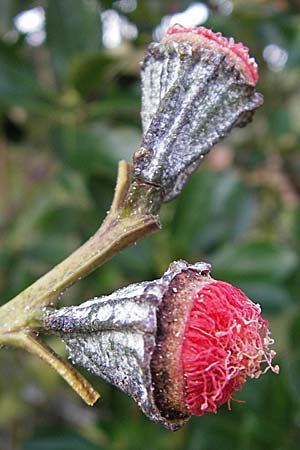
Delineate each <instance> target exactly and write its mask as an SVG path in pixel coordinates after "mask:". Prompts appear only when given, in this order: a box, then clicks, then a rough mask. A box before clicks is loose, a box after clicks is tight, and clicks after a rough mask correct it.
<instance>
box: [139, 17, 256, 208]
mask: <svg viewBox="0 0 300 450" xmlns="http://www.w3.org/2000/svg"><path fill="white" fill-rule="evenodd" d="M141 78H142V111H141V117H142V123H143V132H144V136H143V141H142V146H141V149H140V150H138V151H137V152H136V154H135V161H134V171H135V176H136V178H137V179H140V180H141V181H144V182H147V183H150V184H154V185H157V186H159V187H160V188H161V190H162V193H163V201H169V200H171V199H172V198H174V197H175V196H176V195H178V194H179V193H180V192H181V191H182V189H183V187H184V185H185V183H186V182H187V180H188V178H189V177H190V175H191V174H192V173H193V172H194V171H195V170H196V169H197V168H198V166H199V164H200V162H201V159H203V157H204V155H205V154H206V153H208V152H209V151H210V149H211V148H212V147H213V145H215V144H216V143H217V142H219V141H220V140H221V139H223V138H224V137H225V136H226V135H227V134H228V133H229V131H230V130H231V129H232V128H233V127H234V126H244V125H246V124H247V123H248V122H249V121H250V120H251V118H252V115H253V113H254V111H255V109H256V108H258V107H259V106H260V105H261V104H262V102H263V97H262V95H261V94H258V93H256V92H255V84H256V81H257V79H258V74H257V65H256V63H255V60H254V59H253V58H250V57H249V54H248V49H247V48H246V47H244V46H243V44H241V43H238V44H236V43H235V42H234V40H233V39H232V38H230V39H226V38H224V37H222V35H221V33H213V32H212V31H211V30H207V29H206V28H204V27H199V28H184V27H182V26H180V25H175V26H173V27H171V28H170V29H169V30H168V32H167V35H166V36H165V37H164V38H163V39H162V41H161V42H160V43H152V44H150V45H149V47H148V49H147V51H146V54H145V58H144V61H143V62H142V66H141Z"/></svg>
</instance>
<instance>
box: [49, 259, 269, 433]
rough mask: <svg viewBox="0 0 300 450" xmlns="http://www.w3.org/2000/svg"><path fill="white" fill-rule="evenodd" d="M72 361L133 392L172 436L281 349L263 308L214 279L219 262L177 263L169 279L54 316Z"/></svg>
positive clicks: (55, 327) (51, 324)
mask: <svg viewBox="0 0 300 450" xmlns="http://www.w3.org/2000/svg"><path fill="white" fill-rule="evenodd" d="M45 328H46V329H48V330H49V331H52V332H56V333H59V334H60V336H61V337H62V338H63V340H64V341H65V342H66V344H67V352H68V354H69V356H70V358H71V359H72V361H73V363H75V364H78V365H80V366H82V367H84V368H86V369H87V370H90V371H91V372H93V373H94V374H96V375H100V376H101V377H102V378H104V379H105V380H106V381H108V382H110V383H112V384H114V385H115V386H117V387H119V388H120V389H121V390H122V391H123V392H125V393H127V394H128V395H129V396H131V397H132V398H133V399H134V400H135V401H136V402H137V403H138V405H139V407H140V408H141V410H142V411H143V412H144V414H145V415H146V416H147V417H149V418H150V419H151V420H153V421H155V422H159V423H162V424H163V425H164V426H165V427H166V428H168V429H170V430H176V429H178V428H180V427H181V426H183V425H184V424H185V422H186V421H187V420H188V419H189V417H190V416H191V414H195V415H203V414H205V413H206V412H216V410H217V408H218V407H219V406H220V405H221V404H223V403H224V402H227V403H228V406H230V400H231V398H232V394H233V393H234V392H235V391H239V390H240V389H241V388H242V386H243V384H244V382H245V381H246V377H247V376H249V377H251V378H257V377H258V376H259V375H260V374H261V373H264V372H265V371H267V370H268V369H269V368H271V369H272V370H273V371H275V372H278V368H277V366H276V367H275V368H273V367H272V365H271V362H272V358H273V356H274V355H275V352H274V351H272V350H270V349H269V345H270V344H272V343H273V341H272V340H271V338H270V336H269V335H270V332H269V330H268V324H267V322H266V321H265V320H264V319H262V318H261V316H260V307H259V305H256V304H254V303H253V302H251V300H249V299H248V298H247V297H246V296H245V294H244V293H243V292H241V291H240V290H239V289H237V288H235V287H233V286H231V285H230V284H228V283H224V282H222V281H215V280H213V279H212V278H211V276H210V265H209V264H206V263H196V264H188V263H187V262H185V261H177V262H174V263H172V264H171V265H170V267H169V269H168V270H167V272H166V273H165V274H164V275H163V276H162V278H160V279H158V280H154V281H148V282H142V283H137V284H133V285H130V286H127V287H125V288H123V289H120V290H118V291H116V292H114V293H113V294H111V295H108V296H104V297H100V298H94V299H92V300H89V301H87V302H85V303H83V304H82V305H80V306H74V307H65V308H61V309H59V310H51V311H49V312H48V314H47V315H46V318H45Z"/></svg>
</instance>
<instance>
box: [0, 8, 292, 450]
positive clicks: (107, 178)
mask: <svg viewBox="0 0 300 450" xmlns="http://www.w3.org/2000/svg"><path fill="white" fill-rule="evenodd" d="M135 3H137V5H135ZM191 3H192V2H190V1H187V0H177V1H175V0H166V1H156V0H155V1H150V0H143V1H142V0H139V1H137V2H134V1H133V0H131V1H129V0H128V1H125V0H122V1H108V0H107V1H99V2H97V1H96V0H72V1H71V0H48V1H46V0H40V1H29V0H23V1H21V0H1V2H0V34H1V37H0V127H1V128H0V133H1V134H0V241H1V245H0V292H1V302H5V301H7V300H8V299H9V298H11V297H12V296H14V295H15V294H17V293H18V292H19V291H21V290H22V289H24V288H25V287H26V286H28V285H29V284H30V283H32V282H33V281H34V280H35V279H37V278H38V277H39V276H40V275H42V274H43V273H45V272H46V271H47V270H49V269H50V268H51V267H52V266H53V265H54V264H56V263H57V262H59V261H60V260H62V259H63V258H64V257H65V256H67V255H68V254H69V253H70V252H71V251H72V250H73V249H75V248H76V247H77V246H78V245H80V243H82V242H83V241H84V240H85V239H86V238H87V237H88V236H89V235H91V234H92V233H93V232H94V231H95V230H96V229H97V227H98V226H99V224H100V222H101V220H102V219H103V218H104V217H105V214H106V211H107V209H108V208H109V205H110V201H111V199H112V195H113V188H114V181H115V176H116V170H117V162H118V160H119V159H121V158H123V159H127V160H130V158H131V155H132V153H133V151H134V150H135V149H136V148H138V146H139V143H140V139H141V129H140V119H139V107H140V84H139V64H138V62H139V60H141V58H142V54H143V50H144V48H145V46H146V45H147V43H148V42H149V41H151V40H152V39H153V38H152V32H153V30H154V29H155V27H156V26H157V25H158V24H159V23H160V22H161V19H162V18H163V17H164V16H166V15H168V14H174V13H176V12H180V11H183V10H185V9H186V8H187V7H188V6H189V5H190V4H191ZM203 3H204V4H206V5H207V7H208V8H209V17H208V20H207V21H206V22H205V26H208V27H212V28H213V29H214V30H218V31H222V32H223V33H224V34H225V35H229V36H234V37H235V38H236V39H237V40H238V41H242V42H244V43H245V44H247V45H248V46H249V47H250V48H251V52H252V53H253V55H254V56H255V57H256V59H257V61H258V63H259V67H260V80H259V84H258V90H260V91H261V92H262V93H263V94H264V96H265V104H264V106H263V107H262V108H261V109H260V110H259V111H258V112H257V113H256V115H255V118H254V121H253V124H251V125H249V126H248V127H247V128H245V129H241V130H235V131H234V132H233V133H232V134H231V136H230V137H229V138H227V139H226V141H224V143H222V144H221V145H219V146H217V147H216V148H215V149H214V150H213V151H212V152H211V154H210V155H209V156H208V158H207V159H206V161H205V162H204V163H203V165H202V166H201V167H200V169H199V171H198V173H197V174H196V175H195V176H194V177H193V178H192V180H191V181H190V182H189V184H188V186H187V187H186V189H185V191H184V193H183V194H182V195H181V196H180V197H179V198H178V199H176V200H175V201H173V202H171V203H170V204H167V205H165V206H164V208H163V210H162V225H163V230H162V231H161V232H160V233H158V234H156V235H154V236H153V237H151V238H148V239H146V240H145V241H143V242H140V243H139V244H137V245H136V246H134V247H133V248H131V249H128V250H126V251H125V252H123V253H122V254H120V255H118V256H117V257H115V258H114V259H113V260H112V261H111V262H109V263H107V264H106V265H105V266H104V267H102V268H101V269H99V270H97V271H96V272H95V273H93V274H92V275H90V276H89V277H88V278H87V279H85V280H82V281H81V282H79V283H77V284H76V285H75V286H73V287H72V288H71V289H69V290H68V291H67V292H66V293H65V294H64V296H63V297H62V299H61V300H62V303H64V304H76V303H79V302H81V301H83V300H86V299H88V298H89V297H93V296H95V295H100V294H103V293H107V292H110V291H112V290H114V289H116V288H118V287H120V286H123V285H126V284H128V283H130V282H133V281H140V280H143V279H145V280H149V279H153V278H155V277H160V276H161V274H162V272H163V271H164V270H165V269H166V267H167V265H168V264H169V263H170V262H171V261H172V260H174V259H176V258H184V259H187V260H188V261H191V262H192V261H196V260H204V261H208V262H211V263H212V264H213V276H214V277H215V278H219V279H223V280H226V281H228V282H231V283H234V284H235V285H237V286H239V287H241V288H242V289H244V290H245V291H246V292H247V294H248V295H249V297H251V298H252V299H253V300H254V301H255V302H259V303H260V304H261V306H262V309H263V314H264V316H265V317H267V318H268V319H269V320H270V326H271V329H272V332H273V337H274V338H275V340H276V350H277V351H278V357H277V358H276V363H279V364H280V365H281V373H280V375H279V376H275V375H273V374H271V373H270V374H267V375H266V376H264V377H262V378H261V379H259V380H256V381H254V382H252V381H249V382H248V383H247V384H246V386H245V388H244V389H243V392H242V393H241V394H239V395H238V396H237V397H238V398H239V399H242V400H245V402H246V404H240V403H233V404H232V411H231V412H228V411H227V409H226V406H224V407H223V408H221V410H220V411H219V412H218V414H217V415H212V414H210V415H207V416H204V417H202V418H193V419H192V420H191V422H190V423H189V424H188V425H187V426H186V427H185V428H184V429H182V430H180V431H178V432H176V433H171V432H168V431H166V430H164V429H162V428H161V427H160V426H159V425H155V424H153V423H150V422H149V421H148V420H147V419H146V418H144V416H143V415H142V414H141V413H140V412H139V410H138V408H137V407H136V405H135V404H133V402H132V401H131V400H130V399H129V398H127V397H126V396H125V395H123V394H121V393H120V392H118V391H117V390H116V389H114V388H112V387H111V386H108V385H106V384H105V383H104V382H102V381H101V380H98V379H96V378H94V379H92V381H93V382H94V383H95V385H96V386H97V387H98V388H99V389H100V391H101V393H102V396H103V397H102V400H101V401H100V402H99V403H98V405H97V406H95V407H94V408H93V409H91V408H89V407H87V406H85V405H84V404H83V403H82V401H81V400H80V399H79V398H77V397H76V395H75V394H74V393H73V392H72V391H71V390H70V389H69V387H67V386H66V385H65V384H64V382H63V381H62V380H60V378H59V377H58V375H56V374H55V373H53V372H51V370H50V369H48V367H46V366H45V365H44V364H43V363H42V362H40V361H38V360H37V359H35V358H34V357H31V356H29V355H26V354H24V353H22V352H19V351H11V350H8V349H4V350H2V351H1V352H0V450H16V449H21V450H71V449H72V450H96V449H98V450H100V449H109V450H163V449H172V450H220V449H223V450H235V449H236V450H254V449H255V450H260V449H261V450H262V449H264V450H269V449H270V450H296V449H298V448H299V442H300V303H299V300H300V275H299V267H300V264H299V258H300V203H299V199H300V176H299V169H300V152H299V148H300V89H299V80H300V50H299V49H300V20H299V8H300V6H299V2H298V0H290V1H288V0H274V1H267V0H260V1H259V0H248V1H247V2H244V1H234V2H232V1H229V0H226V1H224V0H211V1H206V2H203ZM126 5H127V6H126ZM128 5H129V6H128ZM130 5H131V6H130ZM37 6H38V7H40V8H43V10H42V11H44V12H45V25H44V31H42V37H43V32H44V33H45V40H44V42H43V43H40V44H39V45H37V43H36V42H35V45H33V44H32V40H31V41H30V34H28V33H22V32H17V30H16V23H15V21H14V18H15V17H16V15H17V14H19V13H21V12H23V11H25V10H27V9H30V8H33V7H37ZM100 8H102V12H105V11H107V10H108V11H110V14H111V12H112V11H114V12H115V13H118V14H119V17H120V16H122V18H123V23H127V24H128V22H126V21H125V19H127V21H130V22H131V23H132V24H134V25H135V26H136V27H137V32H138V33H137V36H136V38H135V39H133V40H131V41H128V40H127V41H126V40H124V41H123V42H122V44H121V45H119V46H118V47H117V48H105V46H104V45H103V44H102V35H103V33H102V20H101V17H100ZM124 21H125V22H124ZM103 23H104V22H103ZM103 30H104V31H105V29H104V28H103ZM40 37H41V35H40ZM112 37H114V36H113V35H112ZM270 45H273V46H278V47H276V48H277V50H278V48H279V49H281V52H282V51H283V50H282V49H284V51H285V52H286V53H281V54H279V56H278V55H277V56H278V58H279V63H280V62H281V63H282V64H281V66H280V67H279V66H278V65H277V66H276V58H275V60H272V59H271V60H270V58H269V59H268V57H267V53H266V48H268V46H270ZM108 47H109V46H108ZM276 48H275V50H276ZM269 51H270V47H269ZM263 55H265V57H263ZM280 55H281V60H280ZM275 56H276V51H275ZM287 56H288V58H287V60H286V57H287ZM273 57H274V47H273ZM278 58H277V63H278ZM282 58H283V59H285V60H286V61H285V60H284V61H282ZM274 64H275V66H274ZM51 343H52V344H53V345H54V346H56V348H57V349H58V351H60V352H61V353H62V354H63V346H62V344H61V343H60V342H57V341H53V342H52V341H51Z"/></svg>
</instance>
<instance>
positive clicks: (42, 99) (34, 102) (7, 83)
mask: <svg viewBox="0 0 300 450" xmlns="http://www.w3.org/2000/svg"><path fill="white" fill-rule="evenodd" d="M50 100H51V99H50V95H49V93H46V91H44V90H43V89H42V88H41V87H40V85H39V82H38V80H37V78H36V76H35V74H34V71H33V69H32V67H31V66H30V65H29V64H27V62H26V61H25V60H24V58H22V57H21V56H20V55H19V54H18V53H17V52H16V51H15V49H14V48H13V47H10V46H9V45H6V44H3V43H1V42H0V110H5V109H6V108H7V107H11V106H15V105H16V106H23V107H24V108H26V109H29V110H31V109H33V110H35V111H38V112H41V111H43V109H44V108H47V110H49V109H50V108H51V101H50Z"/></svg>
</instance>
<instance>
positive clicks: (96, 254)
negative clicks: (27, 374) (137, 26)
mask: <svg viewBox="0 0 300 450" xmlns="http://www.w3.org/2000/svg"><path fill="white" fill-rule="evenodd" d="M129 174H130V171H129V166H128V165H127V164H126V163H124V162H121V164H120V168H119V176H118V182H117V186H116V194H115V197H114V200H113V203H112V207H111V210H110V212H109V214H108V215H107V217H106V219H105V221H104V222H103V224H102V226H101V227H100V228H99V230H98V231H97V232H96V233H95V234H94V235H93V236H92V237H91V238H90V239H89V240H88V241H87V242H86V243H84V244H83V245H82V246H81V247H80V248H79V249H77V250H76V251H75V252H74V253H72V254H71V255H70V256H69V257H67V258H66V259H65V260H64V261H62V262H61V263H60V264H58V265H57V266H55V267H54V268H53V269H52V270H50V272H48V273H47V274H45V275H44V276H42V277H41V278H40V279H38V280H37V281H36V282H35V283H33V284H32V285H31V286H29V287H28V288H27V289H25V290H24V291H23V292H21V293H20V294H19V295H17V296H16V297H15V298H14V299H12V300H11V301H9V302H8V303H6V304H4V305H3V306H2V307H1V308H0V335H3V334H7V333H11V332H15V331H18V330H20V329H22V328H26V327H30V328H31V329H34V328H38V326H39V322H40V320H41V319H42V316H43V308H44V307H45V306H47V305H49V304H50V303H51V302H53V301H54V300H55V299H56V298H57V296H58V295H59V294H61V293H62V292H63V291H64V290H65V289H66V288H67V287H69V286H70V285H71V284H73V283H74V282H75V281H77V280H79V279H80V278H82V277H84V276H86V275H87V274H89V273H90V272H91V271H93V270H94V269H96V268H97V267H99V266H100V265H102V264H103V263H104V262H105V261H107V260H108V259H109V258H111V257H112V256H113V255H115V254H116V253H118V252H119V251H121V250H122V249H124V248H126V247H128V246H129V245H131V244H133V243H134V242H136V241H137V240H139V239H142V238H144V237H145V236H148V235H150V234H152V233H153V232H155V231H157V230H158V229H159V220H158V216H157V215H156V214H153V213H154V212H157V211H158V209H159V206H160V205H159V199H160V196H159V192H158V190H157V189H155V188H153V187H151V186H147V185H143V184H139V183H132V184H130V178H129ZM128 187H129V188H128Z"/></svg>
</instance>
